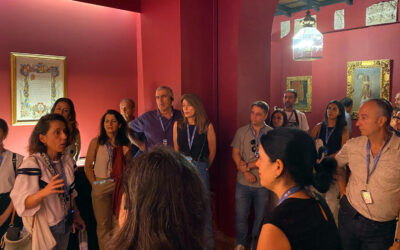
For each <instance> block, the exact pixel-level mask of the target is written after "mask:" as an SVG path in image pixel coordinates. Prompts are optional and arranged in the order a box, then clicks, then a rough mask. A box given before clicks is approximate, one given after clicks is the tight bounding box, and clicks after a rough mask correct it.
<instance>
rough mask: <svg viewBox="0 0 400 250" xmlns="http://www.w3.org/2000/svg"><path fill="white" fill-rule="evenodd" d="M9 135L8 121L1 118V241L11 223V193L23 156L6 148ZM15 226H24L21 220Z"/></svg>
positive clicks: (16, 219) (17, 220) (15, 221)
mask: <svg viewBox="0 0 400 250" xmlns="http://www.w3.org/2000/svg"><path fill="white" fill-rule="evenodd" d="M7 134H8V126H7V123H6V121H4V120H3V119H1V118H0V239H1V237H2V236H3V234H4V233H5V232H6V230H7V228H8V225H9V224H10V222H11V214H12V211H13V208H14V206H13V204H12V202H11V200H10V191H11V189H12V187H13V186H14V182H15V175H16V173H15V169H16V168H17V167H18V166H19V165H21V162H22V160H23V158H24V157H23V156H22V155H19V154H16V153H13V152H11V151H9V150H7V149H5V148H4V140H5V139H6V137H7ZM13 223H14V225H16V226H22V221H21V218H19V217H18V218H15V219H14V222H13Z"/></svg>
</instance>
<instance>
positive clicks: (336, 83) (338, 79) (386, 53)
mask: <svg viewBox="0 0 400 250" xmlns="http://www.w3.org/2000/svg"><path fill="white" fill-rule="evenodd" d="M377 2H380V1H379V0H354V1H353V5H352V6H349V5H347V4H345V3H342V4H336V5H330V6H326V7H322V8H321V11H320V12H314V11H312V13H311V14H316V15H317V26H318V29H319V30H320V31H321V32H322V33H323V34H324V33H325V34H324V51H323V59H321V60H316V61H313V62H295V61H293V60H292V51H291V42H292V37H293V20H294V19H297V18H303V17H304V15H305V13H303V12H302V13H297V14H295V15H293V17H292V18H290V20H291V32H290V33H289V35H288V36H286V37H285V38H283V39H280V22H281V21H286V20H289V18H288V17H285V16H279V17H276V18H275V19H274V24H273V30H272V48H271V52H272V55H271V60H272V63H271V65H272V67H271V72H272V75H271V83H272V84H271V92H272V93H277V94H276V95H273V96H272V98H271V103H272V105H278V106H282V93H283V91H284V89H285V88H286V77H287V76H300V75H312V112H311V113H307V114H306V115H307V119H308V121H309V125H310V128H312V127H313V126H314V125H315V124H316V123H317V122H319V121H321V120H322V118H323V115H324V110H325V107H326V104H327V103H328V102H329V101H330V100H332V99H339V100H340V99H341V98H343V97H345V96H346V71H347V62H348V61H361V60H374V59H392V60H393V68H392V91H391V93H392V97H394V95H395V93H397V92H399V91H400V76H399V74H398V72H399V70H400V64H399V63H398V62H400V43H399V42H398V41H399V39H400V23H394V24H388V25H381V26H371V27H365V9H366V7H368V6H370V5H372V4H374V3H377ZM339 9H344V10H345V11H344V12H345V29H344V30H338V31H334V30H333V18H334V12H335V10H339ZM359 27H361V28H360V29H357V28H359ZM333 31H334V32H333ZM326 32H328V33H326ZM354 129H356V128H354V121H353V130H354ZM355 132H356V133H358V131H357V130H355Z"/></svg>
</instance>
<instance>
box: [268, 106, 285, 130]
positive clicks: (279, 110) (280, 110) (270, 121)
mask: <svg viewBox="0 0 400 250" xmlns="http://www.w3.org/2000/svg"><path fill="white" fill-rule="evenodd" d="M276 113H280V114H281V115H282V116H283V124H282V127H286V126H287V124H288V118H287V115H286V112H285V111H284V110H283V109H279V108H277V109H275V110H274V112H272V114H271V118H270V120H269V125H270V126H271V127H273V128H274V124H273V123H272V117H274V115H275V114H276Z"/></svg>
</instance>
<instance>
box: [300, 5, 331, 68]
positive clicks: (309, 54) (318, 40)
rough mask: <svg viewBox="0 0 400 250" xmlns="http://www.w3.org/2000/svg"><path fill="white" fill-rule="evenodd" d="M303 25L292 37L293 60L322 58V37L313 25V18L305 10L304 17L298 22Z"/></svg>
mask: <svg viewBox="0 0 400 250" xmlns="http://www.w3.org/2000/svg"><path fill="white" fill-rule="evenodd" d="M300 23H301V24H302V25H303V28H301V29H300V30H299V31H298V32H297V33H296V34H295V35H294V37H293V60H295V61H311V60H316V59H321V58H322V49H323V45H324V37H323V36H322V34H321V32H319V31H318V30H317V29H316V28H315V27H314V25H315V18H313V17H311V15H310V11H309V10H308V11H307V14H306V17H305V18H304V19H303V21H301V22H300Z"/></svg>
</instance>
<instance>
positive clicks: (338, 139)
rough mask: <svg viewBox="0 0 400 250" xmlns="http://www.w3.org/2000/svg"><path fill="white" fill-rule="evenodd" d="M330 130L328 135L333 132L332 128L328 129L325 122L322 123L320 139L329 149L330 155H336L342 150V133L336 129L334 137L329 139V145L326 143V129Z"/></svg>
mask: <svg viewBox="0 0 400 250" xmlns="http://www.w3.org/2000/svg"><path fill="white" fill-rule="evenodd" d="M327 128H328V135H329V134H330V133H331V132H332V130H333V128H332V127H327V126H326V124H325V122H322V124H321V129H320V131H319V137H318V138H320V139H321V140H322V141H323V142H324V146H325V147H326V148H327V149H328V155H331V154H334V153H336V152H337V151H339V150H340V149H341V148H342V132H343V128H342V129H341V130H338V129H337V128H335V130H334V131H333V132H332V135H331V136H330V137H329V140H328V143H326V129H327Z"/></svg>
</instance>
